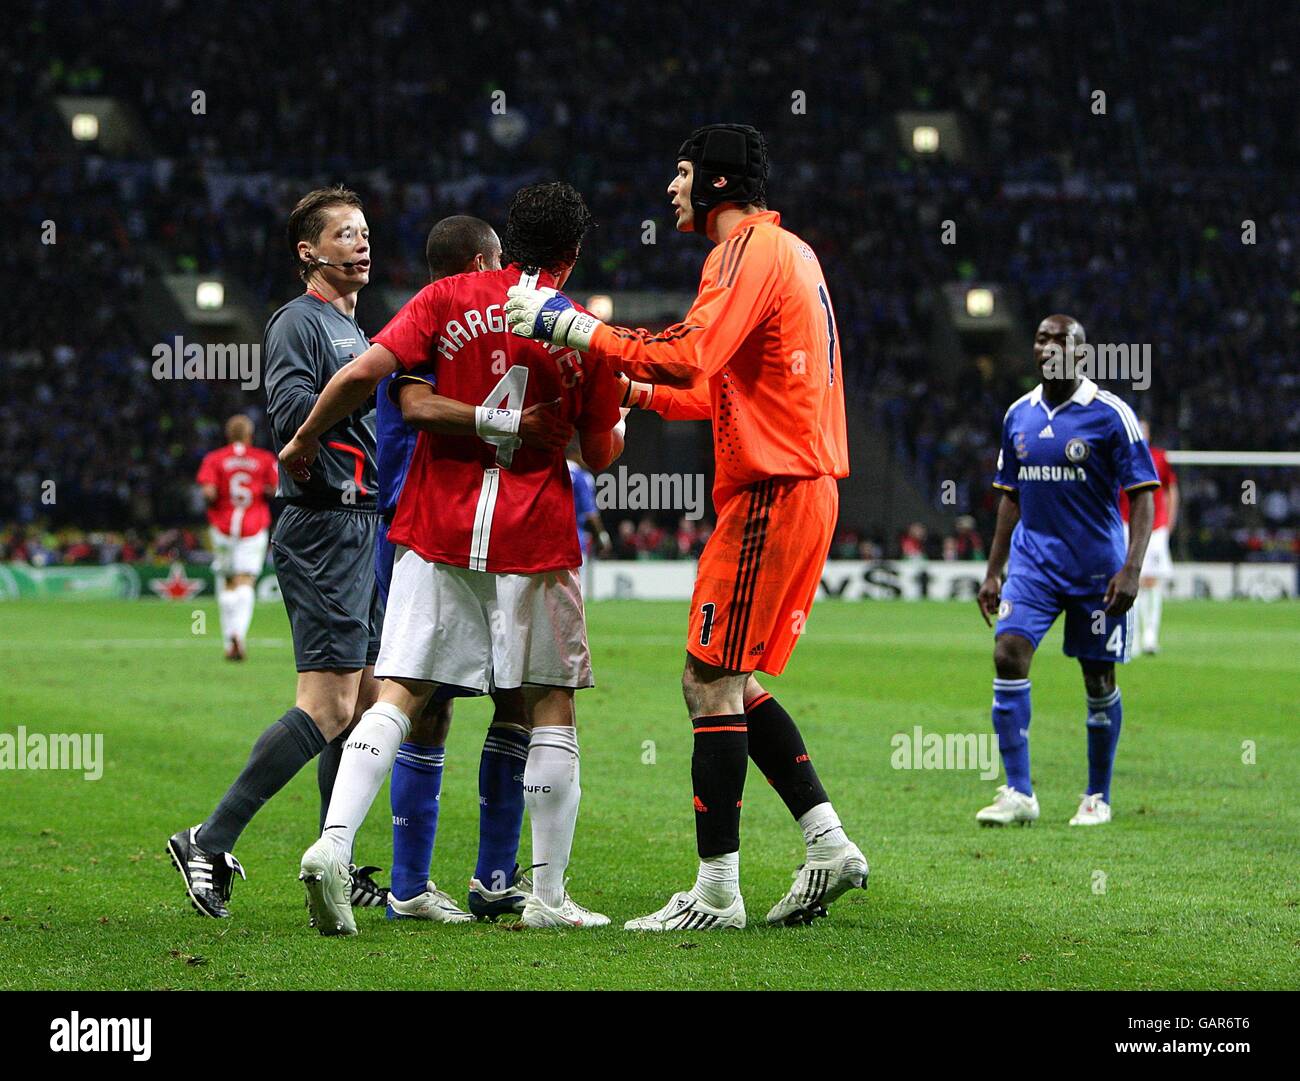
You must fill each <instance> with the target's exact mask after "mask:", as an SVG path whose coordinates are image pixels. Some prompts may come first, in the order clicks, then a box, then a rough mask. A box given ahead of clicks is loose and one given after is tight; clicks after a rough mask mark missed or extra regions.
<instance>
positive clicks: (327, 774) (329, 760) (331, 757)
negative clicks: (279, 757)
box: [316, 732, 348, 833]
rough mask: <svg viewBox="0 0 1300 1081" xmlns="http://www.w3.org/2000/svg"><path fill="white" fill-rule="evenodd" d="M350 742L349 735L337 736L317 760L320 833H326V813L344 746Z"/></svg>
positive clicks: (345, 733)
mask: <svg viewBox="0 0 1300 1081" xmlns="http://www.w3.org/2000/svg"><path fill="white" fill-rule="evenodd" d="M347 740H348V733H347V732H344V733H343V734H342V735H340V736H335V737H334V739H332V740H330V741H329V742H328V743H327V744H325V747H324V749H323V750H322V751H321V753H320V756H319V757H318V758H317V759H316V787H317V789H319V791H320V831H321V833H324V832H325V812H326V811H328V810H329V809H330V796H332V795H333V794H334V778H335V777H337V776H338V775H339V763H340V762H341V761H342V760H343V744H345V743H346V742H347Z"/></svg>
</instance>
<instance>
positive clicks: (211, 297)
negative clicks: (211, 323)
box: [194, 281, 226, 312]
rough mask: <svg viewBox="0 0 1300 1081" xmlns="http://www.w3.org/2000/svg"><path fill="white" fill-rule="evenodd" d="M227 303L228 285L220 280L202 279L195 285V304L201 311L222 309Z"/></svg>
mask: <svg viewBox="0 0 1300 1081" xmlns="http://www.w3.org/2000/svg"><path fill="white" fill-rule="evenodd" d="M225 303H226V287H225V286H224V285H222V284H221V282H218V281H201V282H199V283H198V284H197V285H196V286H195V287H194V306H195V307H196V308H198V309H199V310H200V311H205V312H216V311H220V310H221V308H222V306H223V305H224V304H225Z"/></svg>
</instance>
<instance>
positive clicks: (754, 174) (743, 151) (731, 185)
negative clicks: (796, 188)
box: [677, 124, 767, 233]
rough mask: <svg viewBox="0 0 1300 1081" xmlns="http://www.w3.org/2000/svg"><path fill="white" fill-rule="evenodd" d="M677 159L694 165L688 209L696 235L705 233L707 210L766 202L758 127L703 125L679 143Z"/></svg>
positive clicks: (764, 155) (763, 146)
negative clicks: (692, 213) (728, 205)
mask: <svg viewBox="0 0 1300 1081" xmlns="http://www.w3.org/2000/svg"><path fill="white" fill-rule="evenodd" d="M677 160H678V161H689V162H690V163H691V164H692V165H693V166H694V179H693V180H692V181H691V209H692V210H693V211H694V212H695V221H694V224H693V226H692V227H693V228H694V230H695V232H697V233H703V232H704V231H705V226H706V224H707V222H708V220H709V211H710V210H712V209H713V208H714V207H716V206H718V205H720V204H721V203H739V204H740V205H741V206H745V205H747V204H749V203H759V204H766V202H767V140H766V139H764V138H763V133H762V132H761V131H759V130H758V129H757V128H751V127H750V126H749V125H748V124H706V125H705V126H704V127H702V128H696V129H695V130H694V131H693V132H691V137H690V138H689V139H687V140H686V142H684V143H682V148H681V149H680V150H679V151H677Z"/></svg>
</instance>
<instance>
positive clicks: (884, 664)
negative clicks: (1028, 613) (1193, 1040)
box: [0, 601, 1300, 989]
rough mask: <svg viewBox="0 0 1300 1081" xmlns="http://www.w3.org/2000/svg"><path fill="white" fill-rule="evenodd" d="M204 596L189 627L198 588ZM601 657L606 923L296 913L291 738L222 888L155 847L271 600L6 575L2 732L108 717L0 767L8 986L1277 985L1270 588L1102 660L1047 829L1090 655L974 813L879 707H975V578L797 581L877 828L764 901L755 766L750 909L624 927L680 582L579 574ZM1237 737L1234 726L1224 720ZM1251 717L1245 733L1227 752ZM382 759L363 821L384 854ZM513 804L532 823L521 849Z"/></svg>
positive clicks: (639, 891) (450, 862)
mask: <svg viewBox="0 0 1300 1081" xmlns="http://www.w3.org/2000/svg"><path fill="white" fill-rule="evenodd" d="M196 609H203V610H204V611H206V613H207V625H208V628H209V633H208V635H207V636H206V637H203V636H196V635H195V634H194V633H192V629H193V617H192V613H193V612H194V611H195V610H196ZM589 620H590V636H591V642H592V647H593V651H594V663H595V668H596V675H597V679H598V680H599V681H600V686H599V687H597V688H596V689H595V690H592V691H586V692H583V693H582V694H580V695H579V697H578V702H579V730H580V734H581V741H582V749H583V761H582V781H583V804H582V816H581V819H580V821H579V824H578V834H577V839H576V843H575V851H574V860H573V864H572V867H571V869H570V874H571V876H572V879H571V888H572V890H573V892H574V895H575V896H576V897H577V898H578V899H579V900H580V901H582V902H583V903H584V904H588V905H590V906H592V907H594V908H597V909H599V910H601V911H604V912H606V913H608V914H609V915H610V916H611V917H612V918H613V919H614V921H615V926H613V927H611V928H609V929H606V930H601V931H593V932H580V933H569V934H566V933H561V932H540V933H539V932H516V931H512V930H510V929H509V928H508V927H507V926H506V925H505V924H504V923H502V924H497V925H486V924H473V925H468V926H458V927H444V926H428V925H417V924H413V923H409V922H400V923H390V922H387V921H385V920H384V919H383V914H382V912H379V911H375V910H370V911H366V912H362V913H360V914H359V918H358V922H359V924H360V927H361V934H360V935H359V936H357V937H356V938H354V939H349V940H339V939H323V938H321V937H320V936H319V935H317V934H316V933H315V932H313V931H310V930H308V928H307V926H306V916H305V913H304V909H303V899H302V891H301V887H300V886H299V884H298V883H297V881H296V875H297V868H298V857H299V855H300V854H301V852H302V850H303V849H304V848H305V847H306V846H307V845H308V844H309V843H310V842H311V840H312V839H313V837H314V835H315V827H316V816H317V795H316V781H315V771H314V770H313V769H308V770H304V772H303V774H302V775H300V776H299V777H297V778H296V779H295V780H294V781H293V782H292V783H291V784H290V785H289V786H288V787H287V788H286V789H285V790H284V791H283V792H282V793H281V794H280V795H279V796H278V797H277V798H276V799H275V800H273V801H272V802H271V803H270V804H268V806H267V807H266V808H265V809H264V810H263V811H262V813H261V814H260V815H259V816H258V817H257V818H256V819H255V820H254V822H253V824H252V826H251V827H250V828H249V829H248V831H247V832H246V833H245V835H244V838H243V839H242V840H241V842H240V845H239V849H238V855H239V857H240V859H241V861H242V862H243V864H244V867H245V868H246V869H247V871H248V874H249V881H248V882H237V883H236V886H235V891H234V896H233V900H232V911H233V912H234V918H233V919H231V920H228V921H220V922H218V921H212V920H205V919H201V918H200V917H198V916H197V915H196V914H195V913H194V912H193V911H191V909H190V907H189V904H188V902H187V900H186V898H185V895H184V892H183V890H182V888H181V885H180V880H179V877H178V876H177V874H176V872H175V871H174V870H173V869H172V867H171V865H170V863H169V861H168V860H167V858H166V856H165V855H164V845H165V842H166V839H167V837H168V835H169V834H171V833H172V832H173V831H175V830H177V829H179V828H181V827H183V826H188V825H191V824H193V823H195V822H197V821H199V820H201V819H202V818H203V816H204V815H206V814H207V812H208V811H209V810H210V808H211V807H212V805H213V804H214V803H215V801H216V799H217V797H218V796H219V795H220V793H221V792H222V791H223V790H224V788H225V786H226V785H227V784H228V783H229V782H230V781H231V779H232V778H233V777H234V776H235V774H236V772H237V771H238V770H239V769H240V768H241V767H242V765H243V763H244V760H245V758H246V755H247V753H248V749H249V747H250V745H251V744H252V741H253V740H254V738H255V737H256V736H257V734H258V733H259V732H260V731H261V730H262V729H263V728H264V727H265V726H266V725H267V724H268V723H270V722H271V721H272V720H274V719H275V718H276V717H278V716H279V715H280V714H281V713H282V712H283V711H284V710H285V709H286V708H287V707H288V706H289V705H290V704H291V703H292V696H293V686H294V674H293V660H292V652H291V649H290V646H289V634H288V624H287V620H286V618H285V615H284V611H283V609H282V608H281V607H279V606H278V605H259V606H258V609H257V614H256V616H255V619H254V623H253V630H252V635H253V642H252V648H251V657H250V659H249V661H248V662H247V663H245V664H244V665H242V666H240V665H230V664H227V663H226V662H224V661H223V660H222V659H221V655H220V646H219V644H218V640H217V638H218V635H217V632H216V627H217V618H216V612H215V607H214V606H213V605H212V604H206V605H204V604H195V603H189V604H161V603H152V602H144V601H140V602H122V603H110V602H103V603H101V602H83V603H76V602H67V603H49V602H46V603H39V602H38V603H27V602H13V603H7V604H4V605H3V606H0V731H5V732H14V731H15V730H16V728H17V726H18V725H25V726H26V728H27V729H28V731H37V732H99V733H103V734H104V757H105V767H104V775H103V777H102V778H101V779H100V780H98V781H93V782H92V781H86V780H83V779H82V778H81V776H80V775H79V774H69V773H66V772H54V771H31V770H29V771H8V770H7V771H4V772H0V808H2V810H3V813H0V987H4V988H75V989H91V988H109V989H113V988H178V989H179V988H332V987H346V988H434V987H437V988H538V989H550V988H610V989H613V988H633V987H648V988H1042V987H1060V988H1170V987H1174V988H1270V987H1296V986H1298V985H1300V977H1298V976H1297V973H1298V972H1300V964H1298V963H1297V962H1298V961H1300V907H1298V906H1300V810H1298V809H1297V793H1300V730H1298V729H1297V725H1296V721H1297V699H1298V698H1300V694H1298V693H1297V692H1298V691H1300V677H1298V675H1297V673H1298V672H1300V659H1298V658H1300V620H1298V619H1297V609H1296V606H1295V605H1281V604H1279V605H1272V606H1270V605H1263V604H1252V603H1240V604H1214V603H1189V604H1172V605H1169V606H1167V608H1166V617H1165V624H1166V626H1165V632H1164V653H1163V654H1162V655H1161V656H1159V657H1157V658H1140V659H1139V660H1137V661H1135V662H1134V663H1133V664H1131V665H1129V666H1127V667H1126V668H1123V669H1121V672H1120V685H1121V687H1122V688H1123V691H1124V702H1125V723H1124V732H1123V737H1122V739H1121V742H1120V747H1119V757H1118V763H1117V768H1116V781H1115V787H1114V805H1115V814H1116V817H1115V820H1114V822H1113V823H1112V824H1111V825H1109V826H1105V827H1100V828H1096V829H1091V830H1083V829H1070V828H1069V827H1067V826H1066V821H1067V819H1068V818H1069V817H1070V815H1071V814H1072V813H1073V811H1074V808H1075V806H1076V804H1077V801H1078V797H1079V793H1080V792H1081V791H1082V789H1083V785H1084V782H1085V780H1086V776H1087V774H1086V759H1085V732H1084V712H1085V710H1084V702H1083V686H1082V681H1081V679H1080V676H1079V672H1078V667H1077V665H1076V664H1075V663H1074V662H1073V661H1069V660H1067V659H1065V658H1064V657H1062V656H1061V654H1060V632H1059V626H1058V629H1057V630H1056V631H1055V632H1054V633H1053V634H1052V635H1051V636H1050V637H1049V638H1048V640H1047V641H1046V642H1045V643H1044V645H1043V648H1042V649H1041V650H1040V651H1039V656H1038V659H1037V661H1036V663H1035V666H1034V670H1033V673H1032V678H1033V680H1034V720H1033V728H1032V736H1031V745H1032V749H1033V763H1034V779H1035V787H1036V789H1037V791H1038V795H1039V799H1040V802H1041V804H1042V808H1043V818H1042V819H1041V820H1040V822H1039V823H1037V824H1036V825H1035V826H1034V827H1032V828H1029V829H1007V830H989V829H985V830H981V829H979V828H978V827H977V826H976V824H975V821H974V818H973V815H974V812H975V810H976V809H977V808H978V807H980V806H981V805H983V804H984V803H986V802H988V799H989V797H990V796H991V795H992V789H993V785H994V783H996V782H987V781H982V780H980V779H979V777H978V775H977V773H976V772H973V771H958V770H917V771H902V770H897V769H895V768H893V766H892V765H891V759H892V758H893V746H892V744H891V737H892V736H893V735H894V734H895V733H898V732H903V733H911V732H912V730H913V726H915V725H920V726H922V728H923V729H924V730H925V731H926V732H937V733H949V732H953V733H964V732H974V733H985V732H988V731H990V721H989V702H990V697H991V688H990V679H991V677H992V667H991V659H990V656H991V649H992V639H991V636H990V634H989V633H988V632H987V631H986V630H985V628H984V626H983V623H982V622H981V620H980V618H979V615H978V613H977V612H976V609H975V606H974V604H968V605H960V606H956V605H951V604H907V603H879V602H860V603H854V602H838V603H837V602H827V601H823V602H821V603H820V604H819V605H818V607H817V609H816V611H815V612H814V614H813V617H812V620H811V622H810V623H809V627H808V632H807V634H806V636H805V638H804V640H803V641H802V643H801V644H800V647H799V649H798V651H797V652H796V654H795V658H794V661H793V662H792V664H791V668H790V670H789V672H788V673H787V675H785V676H784V677H782V678H781V679H779V680H770V681H767V682H768V685H769V688H770V689H771V690H773V691H774V692H775V693H776V694H777V695H778V696H779V697H780V699H781V700H782V702H783V703H784V704H785V705H786V707H787V708H788V709H789V710H790V712H791V713H792V714H793V715H794V716H795V718H796V719H797V720H798V721H799V723H800V725H801V726H802V728H803V730H804V734H805V736H806V738H807V741H808V745H809V748H810V751H811V753H812V756H813V761H814V763H815V764H816V765H817V767H818V769H819V771H820V773H821V775H822V778H823V780H824V781H825V783H826V785H827V788H828V789H829V791H830V793H831V796H832V799H833V800H834V802H835V805H836V807H837V809H838V810H839V813H840V815H841V817H842V818H843V820H844V822H845V825H846V827H847V828H848V830H849V832H850V833H851V835H852V836H853V837H854V838H855V839H856V840H857V841H858V843H859V844H860V845H861V846H862V848H863V850H864V851H865V852H866V854H867V857H868V859H869V860H870V861H871V867H872V873H871V881H870V888H869V890H867V891H866V892H861V891H855V892H854V893H851V894H849V895H847V896H846V897H844V898H843V899H841V900H840V901H839V902H838V903H837V904H836V905H834V906H833V908H832V910H831V916H830V918H829V919H826V920H821V921H818V922H817V924H816V925H815V926H813V927H808V928H800V929H793V930H786V929H769V928H767V927H765V926H763V916H764V914H765V913H766V911H767V909H768V907H769V906H770V905H771V904H772V903H773V902H774V901H775V900H776V899H777V898H778V897H779V896H780V895H781V894H782V893H783V892H784V890H785V888H786V887H787V885H788V884H789V881H790V875H791V872H792V871H793V870H794V868H795V867H796V865H797V864H798V863H799V862H800V859H801V852H802V842H801V838H800V835H799V832H798V829H797V828H796V827H795V826H794V825H793V824H792V823H791V822H790V820H789V817H788V816H787V814H786V811H785V809H784V807H783V806H782V804H781V803H780V801H779V799H777V797H776V796H775V794H774V793H772V792H771V791H770V790H769V789H768V788H767V786H766V785H765V784H764V783H763V781H762V779H761V777H760V776H759V775H758V774H757V772H756V771H755V770H752V769H751V771H750V783H749V788H748V792H747V799H746V806H745V816H744V824H743V830H742V836H743V849H742V883H743V889H744V895H745V898H746V902H747V905H748V909H749V918H750V927H749V928H748V929H747V930H746V931H744V932H738V933H730V932H729V933H722V934H700V935H694V936H692V935H689V934H669V935H663V936H655V935H632V934H628V933H625V932H624V931H622V930H621V929H620V925H621V923H622V921H623V920H625V919H627V918H629V917H632V916H637V915H643V914H644V913H646V912H649V911H651V910H652V909H654V908H657V907H658V906H659V905H660V904H662V903H663V901H664V900H665V899H666V898H667V896H668V895H669V894H670V893H671V892H672V891H674V890H676V889H682V888H685V887H686V886H688V885H689V884H690V882H691V881H692V876H693V874H694V865H695V858H694V832H693V822H692V814H691V792H690V784H689V761H690V744H691V737H690V729H689V726H688V723H687V719H686V715H685V712H684V709H683V707H682V704H681V698H680V691H679V682H678V681H679V675H680V670H681V663H682V655H683V651H682V635H683V633H684V626H685V622H686V607H685V605H684V604H667V603H665V604H652V603H644V602H642V603H637V602H607V603H600V604H593V605H591V606H590V607H589ZM456 709H457V715H456V721H455V723H454V725H453V727H452V733H451V737H450V740H449V742H448V747H447V766H446V775H445V780H444V787H443V796H442V817H441V823H440V829H439V835H438V845H437V851H436V852H435V855H434V876H435V877H436V878H437V880H438V882H439V883H440V884H441V885H442V886H443V887H444V888H449V889H450V890H451V891H452V892H453V894H461V893H462V890H463V884H464V883H465V882H466V881H467V879H468V877H469V875H470V873H471V871H472V869H473V861H474V852H475V845H476V839H477V822H478V809H477V798H476V785H477V770H478V753H479V748H480V745H481V742H482V736H483V730H484V725H485V724H486V720H487V716H488V709H489V706H488V705H487V704H486V703H482V702H461V703H458V704H457V707H456ZM1246 741H1250V742H1249V743H1246ZM1252 747H1253V754H1254V761H1253V764H1252V763H1250V762H1249V761H1243V758H1245V759H1249V758H1250V757H1251V755H1250V748H1252ZM387 804H388V795H387V791H385V792H383V793H381V795H380V797H379V799H378V800H377V801H376V805H375V810H373V811H372V813H371V815H370V818H369V820H368V821H367V823H366V825H365V827H364V828H363V830H362V831H361V834H360V836H359V838H358V843H357V854H358V857H359V858H360V860H359V861H364V862H372V863H379V864H383V865H384V866H386V867H387V866H388V865H389V864H390V849H389V845H390V834H389V825H388V821H387ZM526 838H527V825H526V824H525V844H524V853H525V854H526V852H527V840H526Z"/></svg>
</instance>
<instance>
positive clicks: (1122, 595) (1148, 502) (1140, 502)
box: [1102, 488, 1156, 616]
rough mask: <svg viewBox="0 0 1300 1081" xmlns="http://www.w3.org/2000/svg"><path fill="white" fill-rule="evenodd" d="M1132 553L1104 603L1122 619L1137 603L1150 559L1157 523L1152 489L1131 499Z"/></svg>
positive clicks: (1130, 541)
mask: <svg viewBox="0 0 1300 1081" xmlns="http://www.w3.org/2000/svg"><path fill="white" fill-rule="evenodd" d="M1128 506H1129V513H1128V554H1127V555H1126V556H1125V557H1124V566H1122V567H1120V569H1119V571H1118V572H1117V573H1116V575H1115V577H1114V578H1112V579H1111V580H1110V582H1109V583H1108V584H1107V586H1106V597H1105V599H1104V600H1103V601H1102V603H1103V604H1104V605H1105V606H1106V614H1107V615H1108V616H1121V615H1123V614H1124V613H1125V612H1127V611H1128V610H1129V609H1130V608H1132V607H1133V602H1134V601H1135V600H1137V595H1138V588H1139V580H1140V578H1141V574H1142V560H1144V559H1145V558H1146V554H1147V543H1148V542H1149V541H1150V540H1151V526H1152V523H1154V522H1155V520H1156V499H1155V495H1154V494H1153V493H1152V491H1151V489H1150V488H1147V489H1146V490H1144V491H1141V492H1130V493H1129V497H1128Z"/></svg>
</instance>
